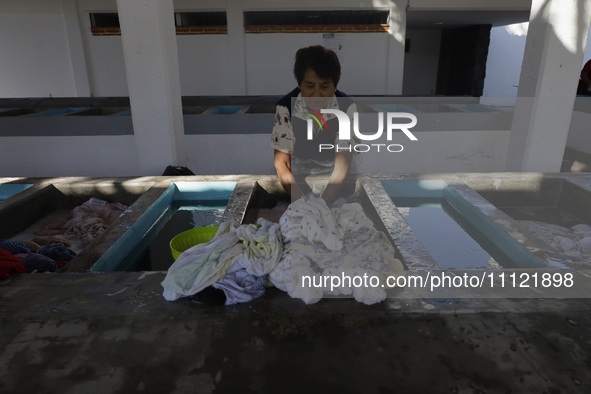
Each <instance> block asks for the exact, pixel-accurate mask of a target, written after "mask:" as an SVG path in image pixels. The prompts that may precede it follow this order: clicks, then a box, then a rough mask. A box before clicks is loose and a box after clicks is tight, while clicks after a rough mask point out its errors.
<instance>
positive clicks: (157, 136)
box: [117, 0, 186, 175]
mask: <svg viewBox="0 0 591 394" xmlns="http://www.w3.org/2000/svg"><path fill="white" fill-rule="evenodd" d="M117 10H118V12H119V22H120V25H121V36H122V40H123V55H124V59H125V71H126V75H127V87H128V90H129V99H130V104H131V114H132V121H133V130H134V134H135V140H136V147H137V150H138V158H139V170H140V172H141V174H138V175H161V174H162V172H163V171H164V169H165V168H166V166H168V165H185V162H186V151H185V144H184V127H183V109H182V103H181V86H180V77H179V65H178V54H177V42H176V31H175V26H174V7H173V1H172V0H117Z"/></svg>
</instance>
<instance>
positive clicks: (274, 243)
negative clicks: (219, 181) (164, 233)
mask: <svg viewBox="0 0 591 394" xmlns="http://www.w3.org/2000/svg"><path fill="white" fill-rule="evenodd" d="M282 253H283V242H282V239H281V234H280V231H279V225H278V224H277V223H271V222H269V221H267V220H265V219H263V218H261V219H259V220H258V221H257V224H256V225H254V224H245V225H241V226H239V227H235V226H234V225H232V224H230V222H225V223H222V224H221V225H220V228H219V230H218V232H217V233H216V235H215V237H214V238H213V239H212V240H211V241H210V242H207V243H202V244H197V245H195V246H193V247H192V248H189V249H187V250H186V251H184V252H183V253H181V255H180V256H179V257H178V258H177V259H176V261H175V262H174V263H173V264H172V266H170V268H169V269H168V272H167V274H166V277H165V278H164V281H162V287H164V292H163V296H164V298H165V299H166V300H167V301H175V300H178V299H179V298H181V297H187V296H191V295H193V294H196V293H198V292H199V291H201V290H203V289H204V288H206V287H207V286H210V285H213V284H214V283H216V282H218V281H219V280H221V279H222V278H223V277H224V276H225V275H226V274H228V273H232V272H235V271H238V270H240V269H244V271H245V273H246V274H248V275H255V276H263V275H266V274H268V273H269V272H270V271H271V270H273V268H275V266H276V265H277V263H278V262H279V260H280V258H281V255H282ZM238 285H239V286H240V287H244V286H243V285H241V284H240V283H238ZM227 287H228V288H231V286H229V285H228V286H227ZM226 296H227V294H226ZM238 298H239V297H238Z"/></svg>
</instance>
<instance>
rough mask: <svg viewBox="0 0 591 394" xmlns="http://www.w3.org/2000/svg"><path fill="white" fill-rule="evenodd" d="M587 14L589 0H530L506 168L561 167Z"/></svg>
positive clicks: (590, 13)
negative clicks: (529, 11) (527, 27)
mask: <svg viewBox="0 0 591 394" xmlns="http://www.w3.org/2000/svg"><path fill="white" fill-rule="evenodd" d="M590 19H591V4H589V2H588V1H587V0H533V1H532V8H531V13H530V23H529V31H528V35H527V41H526V44H525V53H524V57H523V63H522V66H521V75H520V78H519V90H518V98H517V103H516V105H515V114H514V117H513V125H512V128H511V138H510V141H509V150H508V153H507V163H506V169H507V171H535V172H559V171H560V167H561V164H562V157H563V154H564V149H565V146H566V140H567V137H568V130H569V127H570V120H571V116H572V110H573V105H574V100H575V95H576V89H577V83H578V76H579V74H580V71H581V64H582V63H583V54H584V50H585V45H586V41H587V35H588V32H589V21H590Z"/></svg>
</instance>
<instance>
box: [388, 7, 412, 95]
mask: <svg viewBox="0 0 591 394" xmlns="http://www.w3.org/2000/svg"><path fill="white" fill-rule="evenodd" d="M406 5H407V2H406V1H401V0H396V1H392V3H391V5H390V20H389V21H388V23H389V25H390V31H389V32H388V48H387V50H388V56H387V62H388V63H387V67H386V85H385V91H384V94H402V81H403V79H404V78H403V77H404V41H405V40H406Z"/></svg>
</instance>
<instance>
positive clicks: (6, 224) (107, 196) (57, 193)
mask: <svg viewBox="0 0 591 394" xmlns="http://www.w3.org/2000/svg"><path fill="white" fill-rule="evenodd" d="M150 185H151V183H133V182H117V181H106V180H97V181H92V182H76V181H75V178H74V179H67V178H63V179H60V178H57V179H56V180H55V181H54V182H51V183H47V182H40V183H38V184H35V185H34V186H32V187H31V188H29V189H28V190H26V191H24V192H22V193H19V194H18V195H15V196H13V197H12V198H10V200H7V201H5V202H4V203H3V204H2V205H1V206H0V238H5V239H13V240H17V241H27V240H31V239H33V238H34V237H35V232H36V231H38V230H39V229H41V228H42V227H43V226H44V225H46V224H47V223H48V222H50V221H52V220H54V219H56V218H59V217H60V216H62V215H64V214H67V213H68V212H69V211H70V210H71V209H73V208H74V207H76V206H78V205H81V204H82V203H84V202H86V201H88V200H89V199H91V198H95V199H100V200H104V201H106V202H119V203H122V204H124V205H127V206H130V205H132V204H133V203H134V202H135V201H136V200H137V199H138V198H139V197H140V196H141V195H142V194H143V193H144V192H145V191H146V190H148V189H149V187H150ZM117 220H119V219H117ZM117 220H116V221H117ZM113 225H115V223H113ZM99 238H100V235H99V236H98V237H96V238H95V239H94V240H93V241H91V242H90V243H88V244H86V245H85V244H84V243H81V242H79V241H74V242H73V243H72V245H70V247H71V248H72V249H73V250H74V251H76V252H77V253H78V256H84V255H85V254H86V251H87V250H89V249H90V250H92V249H93V248H94V247H95V244H96V243H97V242H101V241H99ZM77 258H78V257H77ZM74 260H75V259H74ZM74 260H72V262H74ZM72 262H71V263H72Z"/></svg>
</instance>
